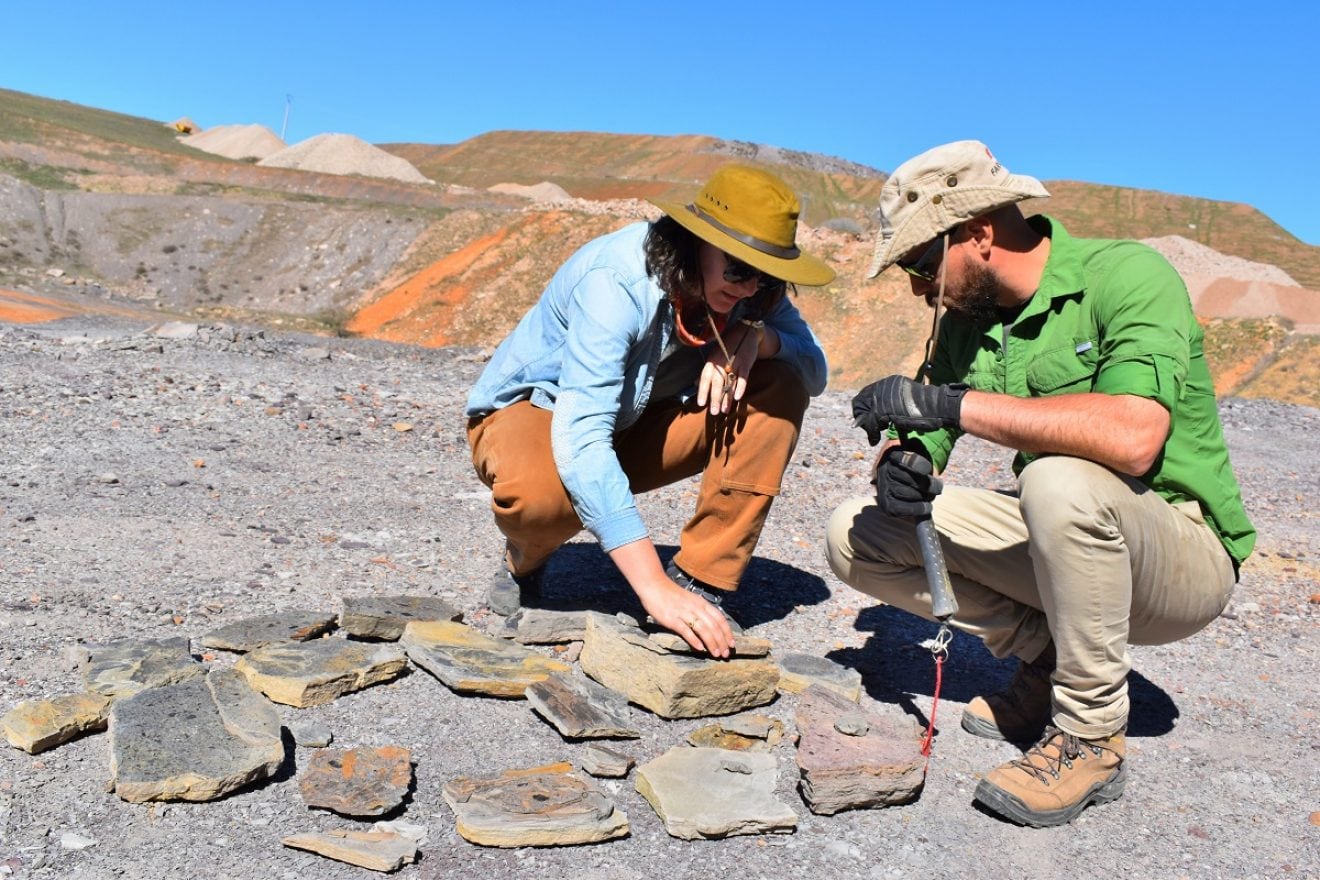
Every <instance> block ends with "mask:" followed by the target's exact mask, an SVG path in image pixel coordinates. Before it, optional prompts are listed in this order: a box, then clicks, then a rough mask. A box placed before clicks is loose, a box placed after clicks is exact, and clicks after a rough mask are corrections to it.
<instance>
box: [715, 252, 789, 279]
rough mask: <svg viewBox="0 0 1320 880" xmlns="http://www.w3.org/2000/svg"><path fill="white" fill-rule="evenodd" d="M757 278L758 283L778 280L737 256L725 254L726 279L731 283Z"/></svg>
mask: <svg viewBox="0 0 1320 880" xmlns="http://www.w3.org/2000/svg"><path fill="white" fill-rule="evenodd" d="M753 278H755V279H757V284H758V285H761V284H768V283H771V282H774V281H777V280H778V279H777V278H773V277H771V276H770V275H767V274H765V273H764V272H762V271H761V270H760V269H757V268H756V267H754V266H750V265H748V264H747V263H744V262H743V261H742V260H740V259H738V258H737V257H731V256H729V255H728V254H724V280H725V281H727V282H729V283H730V284H742V283H743V282H745V281H750V280H752V279H753Z"/></svg>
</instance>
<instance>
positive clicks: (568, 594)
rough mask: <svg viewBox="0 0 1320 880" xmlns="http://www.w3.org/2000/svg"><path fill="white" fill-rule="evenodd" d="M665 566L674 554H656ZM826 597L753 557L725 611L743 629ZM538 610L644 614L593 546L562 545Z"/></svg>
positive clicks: (670, 550)
mask: <svg viewBox="0 0 1320 880" xmlns="http://www.w3.org/2000/svg"><path fill="white" fill-rule="evenodd" d="M656 549H657V550H658V551H659V553H660V559H661V560H662V562H664V563H665V564H668V562H669V559H670V557H672V556H673V555H674V553H675V552H677V550H678V548H677V547H674V546H670V545H661V546H659V547H657V548H656ZM829 597H830V591H829V588H828V587H826V586H825V581H824V580H822V579H821V578H820V577H818V576H817V575H814V574H810V573H809V572H805V571H802V570H801V569H798V568H794V567H793V566H791V565H785V564H783V563H782V562H775V561H773V560H770V559H763V558H760V557H755V558H753V559H752V562H751V564H750V565H748V566H747V572H746V574H744V575H743V580H742V584H741V585H740V587H739V589H738V591H737V592H736V593H732V594H730V595H728V596H727V597H726V598H725V599H724V606H723V607H724V608H725V610H727V611H728V612H729V614H730V615H731V616H732V617H733V619H734V620H736V621H738V623H740V624H742V625H743V626H744V627H751V626H758V625H760V624H763V623H767V622H769V621H771V620H779V619H781V618H784V617H787V616H788V615H789V614H791V613H792V612H793V609H794V608H795V607H797V606H798V605H814V604H816V603H818V602H824V601H825V600H826V599H828V598H829ZM534 604H535V605H536V606H537V607H539V608H552V609H556V610H572V611H579V610H585V611H600V612H603V613H605V614H613V613H615V612H618V611H622V612H625V613H627V614H630V615H632V616H633V617H637V618H638V619H641V617H642V616H645V614H646V612H645V611H644V610H643V609H642V604H641V602H639V601H638V600H637V596H636V594H634V593H633V591H632V590H631V589H629V588H628V582H627V581H626V580H624V579H623V575H621V574H619V570H618V569H617V568H615V567H614V563H613V562H611V561H610V558H609V557H608V556H606V555H605V554H604V553H602V552H601V549H600V545H598V544H596V543H595V542H594V541H593V542H578V543H570V544H565V545H564V546H562V547H560V548H559V549H558V550H557V551H555V554H554V555H553V556H551V557H550V561H549V562H548V563H547V564H546V574H545V580H544V582H543V585H542V591H541V599H540V601H539V602H536V603H534Z"/></svg>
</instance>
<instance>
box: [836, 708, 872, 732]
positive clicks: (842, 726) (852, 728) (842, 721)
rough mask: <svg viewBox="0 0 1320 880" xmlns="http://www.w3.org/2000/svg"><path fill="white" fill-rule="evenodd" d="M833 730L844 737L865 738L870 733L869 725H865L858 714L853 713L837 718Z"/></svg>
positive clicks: (864, 721)
mask: <svg viewBox="0 0 1320 880" xmlns="http://www.w3.org/2000/svg"><path fill="white" fill-rule="evenodd" d="M834 729H835V730H837V731H838V732H839V733H841V734H843V735H844V736H866V735H867V734H868V733H870V732H871V725H869V724H867V723H866V719H865V718H863V717H862V716H861V714H860V713H857V712H853V713H850V714H848V715H841V716H839V718H837V719H836V720H835V722H834Z"/></svg>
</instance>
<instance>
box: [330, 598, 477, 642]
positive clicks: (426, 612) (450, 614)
mask: <svg viewBox="0 0 1320 880" xmlns="http://www.w3.org/2000/svg"><path fill="white" fill-rule="evenodd" d="M462 619H463V612H461V611H459V610H458V609H456V608H454V607H453V606H452V605H450V604H449V603H448V602H446V601H445V600H443V599H436V598H435V597H433V596H345V597H344V613H343V614H342V615H340V618H339V625H340V626H342V627H343V628H344V631H345V632H347V633H348V634H349V635H351V636H356V637H357V638H360V639H381V640H382V641H389V642H395V641H398V640H399V637H400V636H402V635H403V628H404V627H406V626H407V625H408V624H410V623H412V622H413V621H414V620H422V621H431V620H462Z"/></svg>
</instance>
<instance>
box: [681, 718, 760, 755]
mask: <svg viewBox="0 0 1320 880" xmlns="http://www.w3.org/2000/svg"><path fill="white" fill-rule="evenodd" d="M783 738H784V722H782V721H780V720H779V719H778V718H769V717H767V716H765V715H742V716H739V717H737V718H730V719H727V720H725V721H722V722H719V723H718V724H708V725H706V726H705V727H698V728H697V729H696V730H694V731H692V732H691V733H689V734H688V738H687V741H688V743H690V744H691V745H694V746H697V747H699V748H711V749H728V750H729V751H733V752H768V751H770V750H771V749H772V748H774V747H775V746H776V745H778V744H779V741H780V740H781V739H783Z"/></svg>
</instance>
